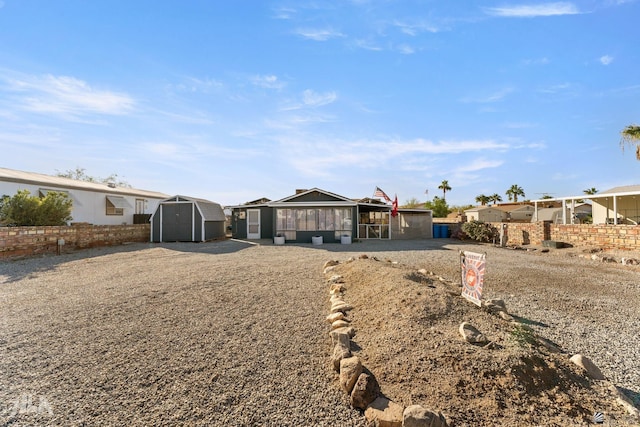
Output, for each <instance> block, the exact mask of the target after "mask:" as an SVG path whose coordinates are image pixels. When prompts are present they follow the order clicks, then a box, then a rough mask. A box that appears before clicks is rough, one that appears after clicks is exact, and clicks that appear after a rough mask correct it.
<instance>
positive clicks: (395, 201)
mask: <svg viewBox="0 0 640 427" xmlns="http://www.w3.org/2000/svg"><path fill="white" fill-rule="evenodd" d="M391 216H392V217H394V218H395V217H396V216H398V195H397V194H396V197H395V199H393V203H391Z"/></svg>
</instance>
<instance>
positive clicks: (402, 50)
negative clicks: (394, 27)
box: [397, 44, 416, 55]
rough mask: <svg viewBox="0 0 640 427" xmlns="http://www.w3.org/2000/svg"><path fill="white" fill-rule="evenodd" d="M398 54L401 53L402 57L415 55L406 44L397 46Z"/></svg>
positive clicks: (411, 48) (414, 51)
mask: <svg viewBox="0 0 640 427" xmlns="http://www.w3.org/2000/svg"><path fill="white" fill-rule="evenodd" d="M397 49H398V52H400V53H402V54H403V55H412V54H414V53H416V50H415V49H414V48H413V47H411V46H409V45H408V44H401V45H398V48H397Z"/></svg>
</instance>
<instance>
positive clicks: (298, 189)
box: [296, 188, 309, 194]
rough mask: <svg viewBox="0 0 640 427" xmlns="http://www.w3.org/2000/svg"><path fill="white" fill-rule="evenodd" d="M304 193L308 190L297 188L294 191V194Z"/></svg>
mask: <svg viewBox="0 0 640 427" xmlns="http://www.w3.org/2000/svg"><path fill="white" fill-rule="evenodd" d="M305 191H309V190H306V189H304V188H297V189H296V194H300V193H304V192H305Z"/></svg>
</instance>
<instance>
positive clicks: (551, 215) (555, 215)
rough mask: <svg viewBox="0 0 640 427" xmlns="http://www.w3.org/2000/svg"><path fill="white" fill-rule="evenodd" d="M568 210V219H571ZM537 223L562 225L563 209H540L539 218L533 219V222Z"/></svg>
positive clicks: (567, 210)
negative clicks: (546, 222)
mask: <svg viewBox="0 0 640 427" xmlns="http://www.w3.org/2000/svg"><path fill="white" fill-rule="evenodd" d="M565 209H566V215H567V218H571V212H570V211H569V209H568V208H565ZM536 221H550V222H552V223H554V224H562V223H563V216H562V208H542V209H538V216H537V217H534V218H532V219H531V222H536Z"/></svg>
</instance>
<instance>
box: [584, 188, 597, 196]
mask: <svg viewBox="0 0 640 427" xmlns="http://www.w3.org/2000/svg"><path fill="white" fill-rule="evenodd" d="M582 192H583V193H584V194H586V195H587V196H593V195H594V194H596V193H597V192H598V190H596V188H595V187H591V188H587V189H586V190H582Z"/></svg>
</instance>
